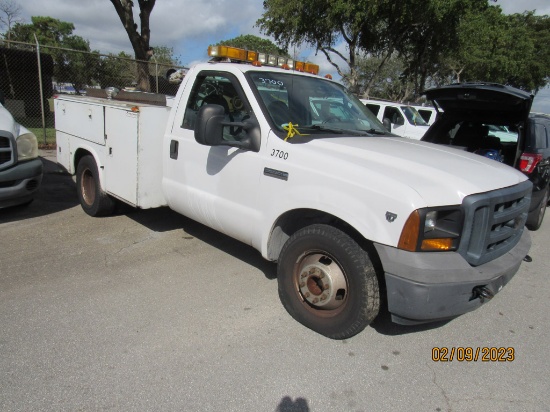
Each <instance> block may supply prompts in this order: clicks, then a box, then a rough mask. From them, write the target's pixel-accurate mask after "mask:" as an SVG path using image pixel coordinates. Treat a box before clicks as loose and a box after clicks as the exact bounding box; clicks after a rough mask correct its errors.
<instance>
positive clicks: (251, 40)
mask: <svg viewBox="0 0 550 412" xmlns="http://www.w3.org/2000/svg"><path fill="white" fill-rule="evenodd" d="M217 45H222V46H233V47H238V48H240V49H246V50H255V51H261V52H263V53H268V54H276V55H279V56H288V52H287V51H286V50H284V49H281V48H279V47H278V46H277V45H276V44H275V43H273V42H272V41H271V40H268V39H262V38H261V37H258V36H254V35H252V34H246V35H241V36H238V37H235V38H233V39H229V40H223V41H221V42H219V43H218V44H217Z"/></svg>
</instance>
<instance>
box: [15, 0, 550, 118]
mask: <svg viewBox="0 0 550 412" xmlns="http://www.w3.org/2000/svg"><path fill="white" fill-rule="evenodd" d="M14 1H16V2H17V3H18V4H19V5H20V6H21V8H22V13H21V16H20V18H21V19H22V20H23V22H25V23H30V18H31V16H50V17H54V18H56V19H59V20H62V21H67V22H72V23H73V24H74V26H75V31H74V34H76V35H79V36H81V37H83V38H85V39H87V40H88V41H89V42H90V47H91V48H92V50H98V51H100V52H101V53H118V52H120V51H125V52H128V53H130V54H132V55H133V52H132V48H131V45H130V41H129V40H128V36H127V34H126V32H125V30H124V28H123V27H122V23H121V22H120V20H119V18H118V15H117V14H116V12H115V9H114V6H113V4H112V3H111V2H110V1H109V0H14ZM135 3H136V6H135V9H137V10H138V11H139V8H138V6H137V1H135ZM491 4H493V5H494V4H497V5H499V6H500V7H501V8H502V10H503V12H504V13H505V14H511V13H521V12H523V11H526V10H529V11H532V10H536V14H537V15H550V1H549V0H522V1H518V0H497V2H496V3H493V2H491ZM262 13H263V0H198V1H197V0H157V2H156V4H155V7H154V9H153V12H152V14H151V18H150V26H151V46H153V47H154V46H168V47H173V49H174V55H175V56H177V57H178V58H179V60H180V62H181V63H182V64H183V65H184V66H187V67H189V66H192V65H193V64H195V63H197V62H199V61H207V60H208V58H207V56H206V51H207V48H208V46H209V45H211V44H215V43H217V42H219V41H221V40H227V39H231V38H234V37H237V36H239V35H241V34H254V35H257V36H261V37H265V36H264V35H262V34H261V33H260V31H259V29H258V28H257V27H255V23H256V20H258V19H259V18H260V17H261V15H262ZM134 18H135V19H136V20H139V19H138V18H137V12H136V13H135V17H134ZM295 52H296V54H297V58H298V59H300V60H308V61H311V62H313V63H316V64H319V66H321V69H320V72H321V73H333V75H334V68H333V67H332V66H330V64H329V63H328V62H327V60H326V58H325V57H324V55H323V54H322V53H319V54H318V55H315V53H314V52H313V51H311V50H308V49H305V48H304V49H300V50H296V51H295ZM533 111H538V112H544V113H550V87H547V88H546V89H544V90H541V91H539V93H538V94H537V95H536V97H535V101H534V104H533Z"/></svg>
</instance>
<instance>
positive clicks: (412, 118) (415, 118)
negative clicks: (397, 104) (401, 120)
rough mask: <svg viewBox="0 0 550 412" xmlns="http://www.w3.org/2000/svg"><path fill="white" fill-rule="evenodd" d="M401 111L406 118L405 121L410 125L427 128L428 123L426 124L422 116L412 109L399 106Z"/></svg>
mask: <svg viewBox="0 0 550 412" xmlns="http://www.w3.org/2000/svg"><path fill="white" fill-rule="evenodd" d="M401 110H403V113H405V116H407V120H408V121H409V123H410V124H412V125H414V126H428V123H426V121H425V120H424V118H423V117H422V115H421V114H420V113H418V110H416V109H415V108H414V107H411V106H401Z"/></svg>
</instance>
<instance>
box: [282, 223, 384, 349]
mask: <svg viewBox="0 0 550 412" xmlns="http://www.w3.org/2000/svg"><path fill="white" fill-rule="evenodd" d="M277 278H278V285H279V297H280V299H281V302H282V303H283V306H284V307H285V309H286V310H287V311H288V313H289V314H290V315H291V316H292V317H293V318H294V319H296V320H297V321H298V322H300V323H302V324H303V325H305V326H307V327H308V328H310V329H312V330H314V331H315V332H318V333H320V334H322V335H324V336H327V337H329V338H332V339H346V338H349V337H351V336H354V335H356V334H357V333H359V332H361V331H362V330H363V329H364V328H365V327H366V326H367V325H369V324H370V323H371V322H372V320H373V319H374V318H375V317H376V315H377V314H378V310H379V307H380V294H379V289H378V281H377V278H376V272H375V270H374V268H373V265H372V262H371V260H370V258H369V256H368V254H367V252H366V251H365V250H363V249H362V248H361V247H360V246H359V245H358V244H357V243H356V242H355V241H354V240H353V239H352V238H351V237H350V236H348V235H347V234H346V233H344V232H343V231H341V230H339V229H337V228H335V227H332V226H328V225H324V224H315V225H311V226H308V227H305V228H303V229H301V230H299V231H297V232H296V233H295V234H293V235H292V236H291V237H290V238H289V239H288V241H287V242H286V244H285V245H284V247H283V249H282V251H281V255H280V258H279V263H278V268H277Z"/></svg>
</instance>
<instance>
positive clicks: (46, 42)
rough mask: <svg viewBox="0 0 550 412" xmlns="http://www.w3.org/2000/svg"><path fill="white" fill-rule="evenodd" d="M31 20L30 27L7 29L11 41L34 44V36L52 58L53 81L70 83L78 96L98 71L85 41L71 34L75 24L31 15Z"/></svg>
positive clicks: (96, 60)
mask: <svg viewBox="0 0 550 412" xmlns="http://www.w3.org/2000/svg"><path fill="white" fill-rule="evenodd" d="M31 21H32V23H31V24H22V23H16V24H15V25H14V26H13V28H12V29H11V30H10V35H11V38H12V39H13V40H16V41H21V42H26V43H35V41H36V40H35V37H34V36H36V39H37V40H38V43H39V44H40V45H41V47H42V51H44V52H48V53H49V54H51V55H52V57H53V60H54V77H55V79H56V80H57V81H58V82H65V83H71V84H72V85H73V87H74V89H75V91H76V92H77V93H78V92H79V91H80V90H81V89H82V88H83V87H84V86H85V85H88V84H91V83H92V81H93V78H94V76H95V74H96V71H97V66H98V63H99V61H98V57H97V56H96V55H93V54H91V53H90V44H89V42H88V41H87V40H85V39H84V38H82V37H80V36H76V35H74V34H72V33H73V30H74V25H73V24H72V23H68V22H64V21H61V20H57V19H54V18H52V17H40V16H33V17H32V18H31ZM66 49H71V50H76V51H79V52H72V51H70V50H66Z"/></svg>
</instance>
